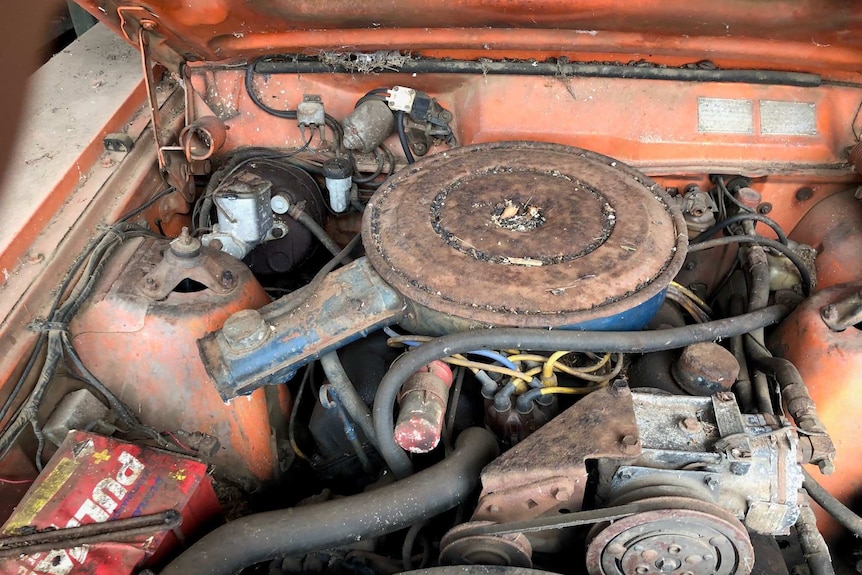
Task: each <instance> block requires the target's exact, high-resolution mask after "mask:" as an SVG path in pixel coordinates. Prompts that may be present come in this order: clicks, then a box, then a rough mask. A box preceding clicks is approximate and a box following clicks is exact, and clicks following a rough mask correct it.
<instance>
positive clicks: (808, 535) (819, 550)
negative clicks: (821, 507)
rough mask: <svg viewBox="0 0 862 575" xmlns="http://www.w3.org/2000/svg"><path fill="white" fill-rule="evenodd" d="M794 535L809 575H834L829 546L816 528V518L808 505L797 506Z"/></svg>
mask: <svg viewBox="0 0 862 575" xmlns="http://www.w3.org/2000/svg"><path fill="white" fill-rule="evenodd" d="M796 536H797V537H798V539H799V546H800V547H802V555H803V556H804V557H805V563H807V564H808V569H809V571H810V572H811V575H835V567H834V566H833V565H832V557H831V556H830V555H829V547H828V546H827V545H826V541H825V540H824V539H823V535H822V534H821V533H820V531H819V530H818V529H817V520H816V519H815V517H814V512H813V511H812V510H811V508H810V507H809V506H808V505H800V506H799V518H798V519H797V520H796Z"/></svg>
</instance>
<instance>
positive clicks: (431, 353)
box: [373, 242, 788, 478]
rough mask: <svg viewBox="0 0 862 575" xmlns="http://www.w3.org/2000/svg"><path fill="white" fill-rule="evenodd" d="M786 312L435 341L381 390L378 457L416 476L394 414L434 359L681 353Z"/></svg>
mask: <svg viewBox="0 0 862 575" xmlns="http://www.w3.org/2000/svg"><path fill="white" fill-rule="evenodd" d="M776 243H777V242H776ZM779 245H780V244H779ZM787 313H788V309H787V308H786V307H784V306H780V305H775V306H771V307H768V308H764V309H762V310H758V311H756V312H752V313H747V314H744V315H740V316H736V317H731V318H726V319H720V320H715V321H711V322H706V323H699V324H695V325H688V326H685V327H677V328H672V329H660V330H652V331H633V332H610V331H609V332H598V331H576V330H542V329H525V328H494V329H477V330H471V331H466V332H461V333H456V334H452V335H447V336H443V337H439V338H436V339H433V340H431V341H429V342H427V343H423V344H422V345H421V346H419V347H417V348H414V349H412V350H411V351H409V352H408V353H406V354H404V355H402V356H401V357H400V358H398V359H397V360H396V361H395V363H393V364H392V366H391V367H390V368H389V371H388V372H387V373H386V375H385V376H384V377H383V380H382V381H381V382H380V385H379V386H378V388H377V394H376V396H375V397H374V410H373V413H374V428H375V431H376V432H377V440H378V442H379V444H380V449H379V451H380V454H381V455H382V456H383V458H384V460H385V461H386V464H387V465H388V466H389V468H390V469H391V470H392V472H393V473H394V474H395V476H396V477H398V478H403V477H406V476H408V475H410V474H411V473H412V472H413V464H412V463H411V462H410V458H409V457H408V456H407V454H406V453H405V452H404V450H402V449H401V448H400V447H399V446H398V444H397V443H395V438H394V434H393V429H394V427H395V423H394V417H393V409H394V407H395V402H396V400H397V397H398V394H399V392H400V390H401V386H402V385H403V384H404V382H405V381H407V379H408V378H409V377H410V376H411V375H413V374H414V373H415V372H416V371H417V370H419V369H421V368H422V366H424V365H427V364H428V363H430V362H432V361H434V360H435V359H440V358H441V357H447V356H451V355H453V354H456V353H466V352H469V351H472V350H475V349H524V350H532V351H555V350H559V349H565V350H569V351H603V352H617V353H647V352H652V351H662V350H668V349H678V348H681V347H685V346H687V345H691V344H694V343H698V342H704V341H716V340H718V339H721V338H727V337H733V336H735V335H741V334H743V333H748V332H750V331H752V330H755V329H758V328H761V327H766V326H769V325H772V324H775V323H777V322H779V321H781V320H782V319H784V317H785V316H786V315H787Z"/></svg>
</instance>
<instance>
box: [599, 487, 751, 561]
mask: <svg viewBox="0 0 862 575" xmlns="http://www.w3.org/2000/svg"><path fill="white" fill-rule="evenodd" d="M641 505H644V506H646V507H647V508H648V509H647V510H644V511H643V512H641V513H636V514H634V515H630V516H628V517H624V518H622V519H618V520H617V521H614V522H613V523H610V524H608V523H605V524H600V525H597V526H596V527H594V528H593V530H592V532H591V535H592V541H590V543H589V546H588V548H587V569H588V571H589V573H590V575H629V574H635V573H636V574H641V575H642V574H648V573H653V574H660V573H690V574H691V575H748V574H749V573H751V570H752V568H753V567H754V549H753V547H752V545H751V540H750V538H749V536H748V532H747V531H746V530H745V527H743V526H742V524H741V523H740V522H739V521H738V520H737V519H736V518H735V517H734V516H733V515H732V514H731V513H728V512H727V511H725V510H724V509H722V508H721V507H719V506H717V505H713V504H710V503H705V502H703V501H699V500H697V499H690V498H686V497H656V498H654V499H650V500H646V501H643V502H641Z"/></svg>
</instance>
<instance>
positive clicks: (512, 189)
mask: <svg viewBox="0 0 862 575" xmlns="http://www.w3.org/2000/svg"><path fill="white" fill-rule="evenodd" d="M685 230H686V228H685V224H684V222H683V219H682V214H681V213H680V211H679V209H678V208H677V207H675V206H674V207H671V205H670V202H669V198H668V196H667V195H666V194H665V192H664V190H662V189H661V188H659V187H658V186H656V185H655V184H654V183H653V182H652V180H650V179H649V178H647V177H646V176H643V175H642V174H640V173H639V172H637V171H636V170H634V169H632V168H629V167H627V166H625V165H623V164H622V163H621V162H617V161H615V160H613V159H611V158H608V157H605V156H602V155H599V154H595V153H592V152H588V151H585V150H580V149H577V148H569V147H566V146H559V145H554V144H544V143H537V142H502V143H493V144H482V145H478V146H467V147H464V148H458V149H455V150H450V151H448V152H446V153H442V154H437V155H435V156H431V157H429V158H428V159H427V160H424V161H421V162H419V163H417V164H416V165H415V166H413V167H411V168H410V169H408V170H403V171H402V172H401V173H400V175H396V176H395V177H394V178H391V179H390V180H389V182H388V183H387V184H386V185H385V187H384V188H382V189H381V190H379V191H378V192H377V193H376V194H375V196H374V198H372V200H371V202H370V203H369V204H368V209H366V211H365V217H364V220H363V240H364V245H365V247H366V250H368V258H369V260H370V261H371V263H372V264H373V265H374V268H375V269H376V270H377V271H378V273H380V274H381V276H382V277H383V278H384V279H385V280H386V281H387V282H388V283H390V284H391V285H392V286H393V287H395V288H396V290H398V291H399V292H401V293H402V294H404V295H405V296H406V297H408V298H409V299H411V300H413V301H416V302H418V303H419V304H421V305H423V306H427V307H429V308H431V309H433V310H435V311H439V312H442V313H447V314H451V315H454V316H458V317H469V318H471V319H473V320H475V321H480V322H487V323H489V324H495V325H504V326H516V327H546V326H567V325H574V324H577V323H581V322H584V321H589V320H592V319H597V318H603V317H608V316H613V315H616V314H618V313H621V312H625V311H628V310H630V309H631V308H632V307H634V306H636V305H638V304H640V303H643V302H644V301H647V300H648V299H649V298H651V297H653V296H656V295H657V294H658V293H659V292H661V291H662V290H663V289H665V288H666V287H667V285H668V283H669V282H670V280H671V278H672V277H673V276H674V275H675V274H676V272H678V271H679V269H680V267H681V266H682V263H683V259H684V256H685V248H686V246H687V238H686V231H685Z"/></svg>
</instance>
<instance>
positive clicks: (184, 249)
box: [171, 228, 201, 258]
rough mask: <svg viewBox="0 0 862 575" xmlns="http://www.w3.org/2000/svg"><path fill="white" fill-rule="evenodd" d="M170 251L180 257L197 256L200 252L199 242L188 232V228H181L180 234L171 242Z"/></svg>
mask: <svg viewBox="0 0 862 575" xmlns="http://www.w3.org/2000/svg"><path fill="white" fill-rule="evenodd" d="M171 253H173V254H174V255H175V256H177V257H181V258H193V257H197V256H198V254H200V253H201V242H200V240H199V239H197V238H193V237H192V236H191V235H190V234H189V229H188V228H183V230H182V232H180V235H179V236H178V237H177V238H176V239H175V240H174V241H172V242H171Z"/></svg>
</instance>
